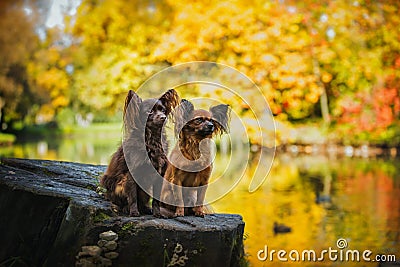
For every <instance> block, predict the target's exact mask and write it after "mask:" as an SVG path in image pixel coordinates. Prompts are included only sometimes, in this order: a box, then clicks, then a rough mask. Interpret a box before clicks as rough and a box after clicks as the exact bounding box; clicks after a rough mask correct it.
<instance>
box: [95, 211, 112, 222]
mask: <svg viewBox="0 0 400 267" xmlns="http://www.w3.org/2000/svg"><path fill="white" fill-rule="evenodd" d="M108 219H110V216H109V215H107V214H105V213H103V212H97V213H96V215H94V217H93V222H95V223H99V222H103V221H105V220H108Z"/></svg>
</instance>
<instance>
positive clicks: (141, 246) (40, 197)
mask: <svg viewBox="0 0 400 267" xmlns="http://www.w3.org/2000/svg"><path fill="white" fill-rule="evenodd" d="M104 170H105V166H95V165H88V164H79V163H71V162H59V161H45V160H26V159H3V160H2V163H1V165H0V214H1V215H2V216H1V217H0V233H3V234H2V235H3V238H2V242H1V243H2V244H6V246H5V247H4V248H1V249H0V265H2V263H4V265H6V266H8V265H12V264H13V263H14V264H16V265H14V266H20V265H21V266H23V265H25V266H26V265H27V266H73V265H74V264H75V260H76V256H77V255H78V253H79V252H80V251H81V248H82V246H86V245H89V246H90V245H96V244H97V242H98V238H99V234H100V233H102V232H105V231H108V230H112V231H114V232H115V233H118V235H119V239H118V247H117V250H116V252H117V253H118V255H119V256H118V257H117V258H115V259H113V260H112V263H113V266H168V265H169V266H178V265H179V264H185V266H239V265H241V263H242V261H243V254H244V251H243V231H244V222H243V220H242V217H241V216H239V215H232V214H211V215H206V216H205V218H198V217H192V216H187V217H181V218H175V219H157V218H154V217H153V216H142V217H138V218H132V217H123V216H118V215H117V214H114V213H113V212H112V211H111V208H110V204H109V202H108V201H106V200H104V199H103V197H101V196H100V195H99V194H98V193H97V192H96V188H97V184H98V178H99V177H100V175H101V174H102V173H103V172H104ZM172 263H175V265H173V264H172ZM94 266H96V265H94ZM97 266H99V265H97Z"/></svg>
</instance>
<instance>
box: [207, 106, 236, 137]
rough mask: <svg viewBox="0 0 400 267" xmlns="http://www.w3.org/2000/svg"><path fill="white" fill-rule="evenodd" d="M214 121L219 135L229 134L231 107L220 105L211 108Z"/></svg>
mask: <svg viewBox="0 0 400 267" xmlns="http://www.w3.org/2000/svg"><path fill="white" fill-rule="evenodd" d="M210 112H211V114H212V119H213V120H214V122H216V123H215V125H214V126H215V127H216V132H217V133H219V134H222V133H228V132H229V120H230V113H231V109H230V107H229V105H225V104H220V105H218V106H214V107H211V108H210Z"/></svg>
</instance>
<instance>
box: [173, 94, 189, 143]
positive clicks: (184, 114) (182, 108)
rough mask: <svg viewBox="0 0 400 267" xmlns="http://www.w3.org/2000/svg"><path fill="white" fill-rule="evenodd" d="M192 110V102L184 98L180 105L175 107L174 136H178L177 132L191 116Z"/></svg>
mask: <svg viewBox="0 0 400 267" xmlns="http://www.w3.org/2000/svg"><path fill="white" fill-rule="evenodd" d="M193 111H194V107H193V104H192V103H191V102H190V101H188V100H186V99H182V101H181V103H180V105H179V106H178V108H176V109H175V112H174V113H175V114H174V117H175V136H176V137H179V133H180V132H181V131H182V128H183V127H184V126H185V124H186V123H187V122H188V121H189V120H190V119H191V118H192V116H193Z"/></svg>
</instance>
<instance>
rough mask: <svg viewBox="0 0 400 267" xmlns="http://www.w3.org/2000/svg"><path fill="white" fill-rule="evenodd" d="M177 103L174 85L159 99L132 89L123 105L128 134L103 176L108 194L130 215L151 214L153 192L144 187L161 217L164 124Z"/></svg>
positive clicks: (164, 167) (157, 215) (165, 143)
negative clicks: (139, 94)
mask: <svg viewBox="0 0 400 267" xmlns="http://www.w3.org/2000/svg"><path fill="white" fill-rule="evenodd" d="M178 104H179V96H178V94H177V93H176V91H175V90H173V89H170V90H168V91H167V92H166V93H164V94H163V95H162V96H161V97H160V98H159V99H154V98H152V99H146V100H142V99H141V98H140V97H139V96H138V95H137V94H136V93H135V92H134V91H132V90H130V91H129V93H128V95H127V97H126V99H125V106H124V130H125V138H124V140H123V144H122V145H121V146H120V147H119V148H118V149H117V151H116V152H115V153H114V154H113V156H112V158H111V161H110V164H109V165H108V167H107V170H106V172H105V174H104V175H103V177H102V178H101V180H100V184H101V185H102V186H103V187H104V188H105V189H106V190H107V192H106V198H108V199H109V200H110V201H111V202H112V203H113V204H115V205H116V206H117V207H118V209H119V210H120V211H122V212H123V213H129V215H130V216H139V215H140V214H151V209H150V207H149V206H148V203H149V200H150V196H149V195H148V194H147V193H146V192H145V191H147V192H149V190H151V189H152V190H153V192H152V193H153V196H154V199H153V203H152V208H153V211H152V213H153V215H154V216H156V217H160V206H159V201H158V199H160V192H161V187H162V184H161V183H156V180H157V177H159V175H161V176H163V175H164V173H165V171H166V168H167V157H166V155H167V154H166V153H167V151H166V150H167V147H168V144H167V142H166V138H165V132H164V130H163V128H164V127H163V126H164V122H165V120H166V118H167V117H168V115H170V113H171V111H172V110H173V109H174V108H175V107H176V106H177V105H178ZM124 152H125V153H124ZM128 166H129V168H128ZM132 175H134V177H135V178H138V179H140V181H141V182H140V186H142V187H144V188H141V187H140V186H138V184H137V183H136V182H135V179H134V178H133V176H132Z"/></svg>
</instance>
